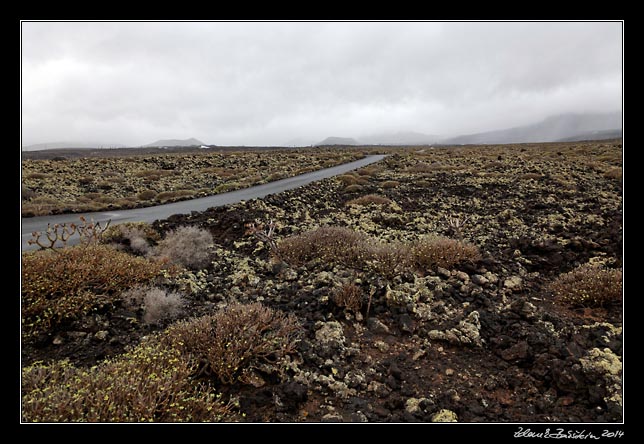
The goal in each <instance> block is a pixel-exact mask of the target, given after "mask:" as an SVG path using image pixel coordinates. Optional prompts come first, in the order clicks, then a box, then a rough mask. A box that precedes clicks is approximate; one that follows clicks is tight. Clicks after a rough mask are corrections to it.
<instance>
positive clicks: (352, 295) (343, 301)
mask: <svg viewBox="0 0 644 444" xmlns="http://www.w3.org/2000/svg"><path fill="white" fill-rule="evenodd" d="M363 299H364V293H363V291H362V289H361V288H360V287H358V286H357V285H356V284H354V283H353V282H345V283H343V284H342V285H341V286H339V287H337V288H336V289H335V290H334V291H333V302H335V305H337V306H338V307H341V308H344V309H346V310H347V311H352V312H354V313H357V312H359V311H360V309H361V308H362V300H363Z"/></svg>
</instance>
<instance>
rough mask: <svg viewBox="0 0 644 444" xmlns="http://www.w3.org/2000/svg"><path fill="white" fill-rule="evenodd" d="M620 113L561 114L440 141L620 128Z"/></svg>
mask: <svg viewBox="0 0 644 444" xmlns="http://www.w3.org/2000/svg"><path fill="white" fill-rule="evenodd" d="M621 128H622V113H621V112H612V113H597V114H572V113H570V114H561V115H558V116H552V117H548V118H547V119H545V120H543V121H541V122H539V123H535V124H532V125H525V126H518V127H514V128H509V129H504V130H498V131H487V132H484V133H476V134H467V135H463V136H458V137H452V138H448V139H443V140H441V141H440V143H441V144H443V145H465V144H474V145H480V144H497V143H498V144H502V143H528V142H555V141H560V140H562V139H566V138H569V137H576V136H579V135H581V134H588V133H592V132H599V131H607V130H618V131H619V130H621Z"/></svg>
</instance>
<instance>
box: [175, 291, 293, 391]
mask: <svg viewBox="0 0 644 444" xmlns="http://www.w3.org/2000/svg"><path fill="white" fill-rule="evenodd" d="M166 333H167V337H168V338H169V340H171V341H172V342H173V343H176V344H182V346H181V347H182V350H183V352H184V353H185V354H188V355H190V356H192V357H193V359H194V360H196V362H198V363H199V367H200V372H199V373H201V374H212V375H213V376H214V377H215V378H217V379H218V380H219V381H221V382H222V383H224V384H233V383H235V382H236V381H242V382H243V381H244V380H246V378H249V377H250V376H251V373H252V372H253V371H254V370H257V369H262V370H263V371H266V370H269V369H270V370H275V371H279V365H280V363H281V361H282V359H283V358H285V357H286V356H287V355H290V354H292V353H294V352H295V351H296V345H297V343H298V341H299V337H300V335H301V326H300V325H299V322H298V321H297V318H296V317H295V316H294V315H292V314H289V315H286V314H284V313H282V312H281V311H278V310H273V309H271V308H269V307H265V306H263V305H262V304H260V303H258V302H256V303H253V304H248V305H244V304H237V303H235V304H231V305H229V306H227V307H226V308H225V309H223V310H221V311H219V312H217V313H215V314H213V315H208V316H204V317H201V318H197V319H193V320H190V321H183V322H179V323H176V324H174V325H172V326H171V327H169V329H168V330H167V331H166Z"/></svg>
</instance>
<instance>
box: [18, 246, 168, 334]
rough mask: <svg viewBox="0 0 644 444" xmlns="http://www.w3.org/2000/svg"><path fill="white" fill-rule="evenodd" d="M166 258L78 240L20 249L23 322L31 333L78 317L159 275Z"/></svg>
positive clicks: (26, 330) (25, 331)
mask: <svg viewBox="0 0 644 444" xmlns="http://www.w3.org/2000/svg"><path fill="white" fill-rule="evenodd" d="M164 267H165V264H164V263H163V262H162V261H151V260H148V259H145V258H142V257H135V256H132V255H130V254H127V253H123V252H120V251H117V250H115V249H114V248H112V247H110V246H108V245H79V246H74V247H68V248H62V249H60V250H56V251H53V250H44V251H34V252H28V253H24V254H23V255H22V322H23V328H24V333H25V334H26V335H30V334H33V333H39V332H43V331H47V330H48V329H50V328H51V327H53V326H55V325H58V324H61V323H64V322H67V321H71V320H74V319H77V318H78V317H80V316H82V315H84V314H86V313H89V312H90V310H92V309H93V308H95V307H99V306H102V305H104V304H108V303H110V302H111V301H112V300H113V298H114V297H116V295H118V294H120V293H121V292H122V291H123V290H125V289H127V288H129V287H132V286H134V285H136V284H142V283H147V282H149V281H150V280H152V279H153V278H154V277H156V276H158V275H160V274H161V273H162V271H163V270H164Z"/></svg>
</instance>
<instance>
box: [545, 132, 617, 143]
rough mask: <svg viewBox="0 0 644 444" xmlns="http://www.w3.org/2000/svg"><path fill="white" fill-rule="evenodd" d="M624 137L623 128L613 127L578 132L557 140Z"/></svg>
mask: <svg viewBox="0 0 644 444" xmlns="http://www.w3.org/2000/svg"><path fill="white" fill-rule="evenodd" d="M621 137H624V131H622V130H621V129H612V130H605V131H589V132H587V133H582V134H577V135H575V136H570V137H565V138H563V139H559V140H557V142H579V141H581V140H605V139H619V138H621Z"/></svg>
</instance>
